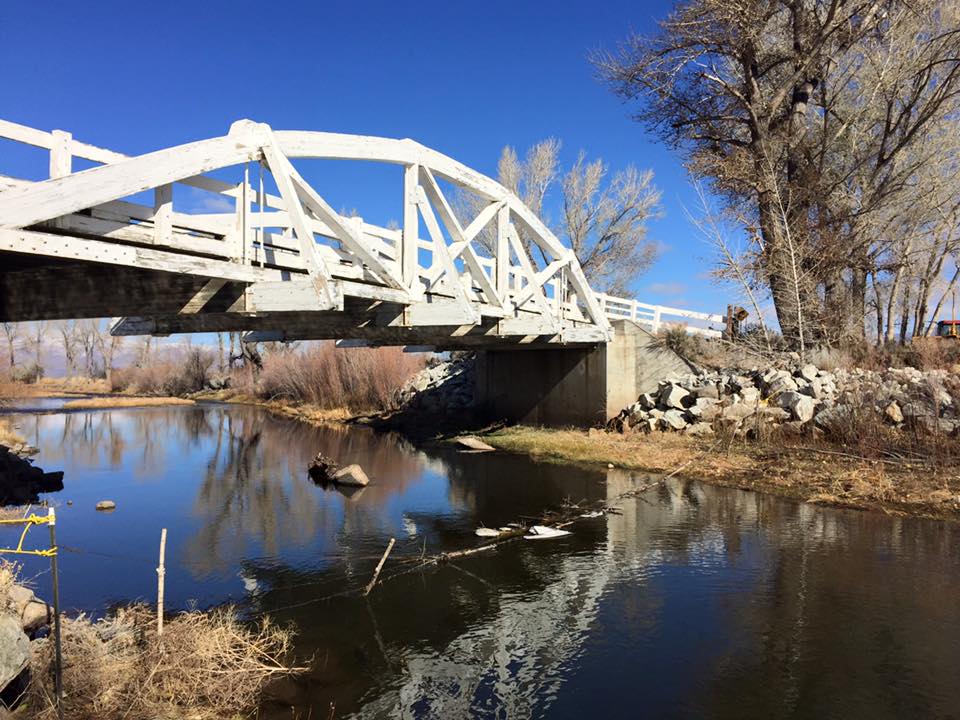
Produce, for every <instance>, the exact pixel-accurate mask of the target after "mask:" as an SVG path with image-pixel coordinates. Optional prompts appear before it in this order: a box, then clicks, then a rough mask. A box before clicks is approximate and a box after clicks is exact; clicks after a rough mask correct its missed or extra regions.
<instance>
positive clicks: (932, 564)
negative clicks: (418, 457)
mask: <svg viewBox="0 0 960 720" xmlns="http://www.w3.org/2000/svg"><path fill="white" fill-rule="evenodd" d="M474 464H475V458H471V459H470V460H469V461H465V462H464V466H467V465H474ZM487 467H488V469H489V470H496V468H497V466H496V464H495V463H492V464H489V465H488V466H487ZM470 472H471V471H469V470H467V471H466V473H464V474H463V475H461V479H463V478H464V477H466V476H468V475H469V474H470ZM457 474H458V470H457V469H452V476H456V475H457ZM497 475H498V473H497V472H493V474H492V475H491V476H490V477H496V476H497ZM646 480H647V478H643V477H631V476H630V475H629V474H626V473H617V472H611V473H610V480H609V483H608V492H609V496H610V497H611V498H613V497H615V496H616V495H618V494H620V493H621V492H623V491H624V490H627V489H629V488H631V487H633V486H634V485H635V484H636V483H638V482H639V483H642V482H645V481H646ZM452 482H454V481H453V479H452ZM457 482H459V481H457ZM464 485H469V482H466V481H464ZM457 492H458V494H459V495H460V496H464V493H466V494H470V495H471V496H472V497H473V498H474V501H477V498H478V497H482V495H483V493H482V492H481V493H472V494H471V493H469V492H467V491H465V489H464V488H461V489H460V490H458V491H457ZM478 506H480V507H486V508H487V510H488V511H493V510H492V508H494V507H496V503H495V502H494V504H493V505H489V504H487V505H484V501H483V500H482V499H481V500H479V502H478ZM622 507H623V510H624V515H622V516H616V515H611V516H608V517H607V518H606V519H605V520H601V521H599V523H598V524H597V525H593V526H591V525H590V524H588V523H584V524H582V525H579V526H577V529H576V532H575V534H574V537H573V539H571V540H570V545H569V546H565V547H564V548H563V549H562V550H559V551H558V550H557V548H556V546H554V547H553V550H552V551H551V549H550V548H549V547H544V546H537V547H529V546H528V545H526V544H523V543H521V544H519V545H514V546H508V547H506V548H504V549H502V550H501V551H499V552H498V553H496V554H491V555H489V556H487V555H480V556H475V557H473V558H470V559H464V560H463V561H462V565H463V567H464V569H468V570H469V572H471V573H473V574H474V575H477V576H479V577H481V578H483V579H484V580H486V581H487V582H489V583H490V585H485V584H484V583H483V582H482V581H477V580H476V579H475V578H472V577H470V576H468V575H466V574H463V573H459V572H457V571H456V570H455V569H453V568H451V567H447V568H441V569H439V570H436V571H430V572H428V573H426V574H425V575H424V576H423V577H422V578H421V577H418V576H416V575H414V576H410V577H407V578H403V579H398V580H395V581H393V582H391V583H387V584H385V585H382V586H381V587H379V588H378V589H377V592H376V595H375V597H374V599H373V604H372V607H371V611H372V612H371V613H368V612H367V609H366V606H365V605H364V604H363V603H362V602H361V601H360V600H358V599H336V600H331V601H327V602H325V603H322V604H317V605H309V604H308V605H307V606H305V607H303V608H300V609H293V610H290V611H287V612H286V613H283V614H281V615H280V618H281V619H286V618H288V617H289V618H292V619H293V620H295V622H296V623H297V624H298V626H299V627H301V628H302V637H301V641H302V642H303V643H304V647H305V651H306V652H310V651H312V650H316V651H317V652H318V657H322V658H323V661H322V666H321V667H318V668H317V671H316V673H315V674H313V675H312V676H311V677H310V678H308V679H306V680H305V681H304V682H303V683H302V684H301V686H300V695H299V697H298V698H297V702H298V704H299V707H301V708H302V709H304V710H306V708H307V707H312V708H313V709H314V710H316V709H318V708H325V707H328V704H329V703H330V702H331V701H334V702H335V703H336V705H337V708H338V710H340V711H341V712H344V713H345V714H346V715H350V714H351V713H357V714H359V715H363V716H371V717H379V716H394V715H399V716H430V717H462V716H467V715H475V714H478V713H479V714H483V715H491V716H503V717H528V716H538V715H541V714H543V713H544V712H546V710H547V709H548V708H549V707H550V705H551V703H553V702H561V703H563V707H564V710H565V714H568V715H579V714H585V713H587V712H589V711H590V709H591V708H594V709H595V708H596V706H597V705H596V703H597V697H598V695H603V697H604V698H605V701H607V702H610V703H613V704H614V705H615V706H621V707H624V706H625V705H624V703H625V702H633V701H634V700H635V695H634V693H637V694H639V695H640V696H643V697H645V698H646V699H645V702H648V703H650V704H648V705H646V706H645V708H646V709H649V710H651V713H652V714H653V715H656V714H658V713H660V711H663V713H660V714H670V713H673V712H676V711H677V709H678V708H686V710H688V711H689V714H691V715H695V716H710V717H743V716H745V715H749V716H752V717H782V716H785V715H792V716H797V717H824V716H828V715H829V716H838V717H839V716H842V717H881V716H883V717H897V716H910V717H921V716H949V715H950V713H951V712H952V710H953V708H954V707H956V706H957V702H958V700H960V697H958V694H960V691H958V690H957V689H956V686H955V683H954V682H953V674H954V670H955V667H956V664H957V661H958V659H960V651H958V650H957V648H958V647H960V643H958V637H957V636H958V630H957V628H956V624H955V622H954V621H953V618H954V612H955V598H956V597H957V596H958V590H960V575H958V574H957V572H956V570H957V564H958V548H957V546H956V544H955V541H956V536H955V535H956V530H955V528H952V527H950V526H947V525H943V524H938V523H923V522H909V521H904V520H891V519H890V518H885V517H881V516H874V515H869V514H866V513H856V512H842V511H834V510H826V509H820V508H814V507H812V506H809V505H800V504H797V503H793V502H788V501H783V500H780V499H778V498H774V497H771V496H765V495H759V494H754V493H749V492H740V491H735V490H728V489H723V488H717V487H710V486H703V485H700V484H697V483H691V482H680V481H677V482H669V483H667V484H666V485H665V486H664V487H662V488H658V489H657V491H655V492H652V493H651V494H650V495H649V496H648V497H647V498H645V499H638V500H631V501H628V502H626V503H624V504H623V506H622ZM371 564H372V562H371ZM253 571H254V572H256V573H258V574H259V575H261V576H263V577H264V579H266V580H267V585H268V586H271V587H272V589H271V590H268V592H267V593H265V595H264V596H262V597H260V598H259V600H258V603H259V605H260V606H261V607H262V608H263V609H264V610H269V609H270V607H284V606H286V605H290V604H296V603H297V602H298V601H299V602H303V601H304V600H309V599H310V598H311V597H316V596H320V595H322V594H323V592H327V591H329V589H330V588H331V587H332V586H334V585H335V583H336V577H335V574H334V573H333V572H329V573H326V574H323V573H321V574H318V575H314V576H313V579H314V580H315V581H316V582H317V583H318V586H323V587H322V591H319V590H318V591H317V592H316V595H314V594H313V593H314V591H313V590H312V589H310V588H309V587H303V586H299V587H294V585H296V583H295V582H294V580H295V579H299V580H300V581H301V582H305V581H307V580H309V579H310V577H311V575H310V574H307V573H296V572H294V573H292V574H289V575H288V574H286V571H284V570H282V569H280V568H276V567H273V568H259V569H253ZM298 574H299V578H297V577H296V576H297V575H298ZM271 577H272V578H273V581H272V582H271V581H270V578H271ZM605 608H606V609H605ZM679 608H683V610H682V612H684V613H692V614H688V615H686V617H684V616H683V615H680V616H678V614H677V613H678V611H679ZM371 615H372V617H371ZM598 625H599V627H598ZM678 628H684V630H682V631H681V632H680V635H679V636H677V635H674V634H673V633H674V632H677V631H678ZM597 632H599V633H605V634H606V637H607V642H610V641H611V635H612V636H615V637H617V638H635V639H636V642H627V643H622V642H620V643H618V642H615V641H614V642H613V645H612V647H613V648H614V649H613V650H611V649H609V647H608V646H607V645H606V644H604V643H603V642H601V645H600V647H601V648H606V649H605V652H607V653H608V654H605V655H600V656H591V655H590V653H591V652H593V651H585V650H584V649H583V648H584V641H585V639H586V638H587V637H589V636H590V635H591V634H592V633H597ZM685 648H688V649H689V653H684V652H683V651H684V649H685ZM585 652H586V655H584V653H585ZM678 652H680V653H681V655H679V656H678V655H677V653H678ZM609 653H613V654H609ZM617 653H619V654H617ZM581 657H582V658H583V659H582V660H581V659H580V658H581ZM580 662H583V663H587V664H589V663H599V664H602V665H603V667H604V668H606V669H605V670H604V671H602V672H599V675H600V676H602V677H604V681H603V682H604V685H603V687H599V686H597V685H594V684H590V682H591V681H590V680H588V681H587V684H586V685H584V686H582V687H580V686H578V678H579V677H581V676H579V675H578V673H579V663H580ZM638 668H643V669H645V671H644V673H643V674H641V675H638V674H637V669H638ZM597 674H598V671H597V670H596V669H594V670H593V675H591V677H592V678H593V679H594V680H593V682H596V677H597ZM853 687H856V688H857V692H856V693H853V692H851V688H853ZM704 688H708V691H707V692H704ZM645 689H646V690H648V691H649V692H647V693H645V692H644V690H645ZM653 703H657V704H653ZM264 717H272V716H269V715H264Z"/></svg>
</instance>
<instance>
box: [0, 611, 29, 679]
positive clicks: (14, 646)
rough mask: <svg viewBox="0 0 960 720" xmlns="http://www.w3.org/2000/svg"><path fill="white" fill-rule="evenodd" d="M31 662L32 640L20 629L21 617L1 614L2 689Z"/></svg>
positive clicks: (0, 667) (0, 664) (0, 674)
mask: <svg viewBox="0 0 960 720" xmlns="http://www.w3.org/2000/svg"><path fill="white" fill-rule="evenodd" d="M29 663H30V640H29V638H27V636H26V635H24V634H23V630H21V629H20V618H17V617H14V616H13V615H0V690H3V689H4V688H5V687H7V685H9V684H10V681H11V680H13V679H14V678H16V677H17V675H19V674H20V673H21V672H23V670H24V668H25V667H27V665H28V664H29Z"/></svg>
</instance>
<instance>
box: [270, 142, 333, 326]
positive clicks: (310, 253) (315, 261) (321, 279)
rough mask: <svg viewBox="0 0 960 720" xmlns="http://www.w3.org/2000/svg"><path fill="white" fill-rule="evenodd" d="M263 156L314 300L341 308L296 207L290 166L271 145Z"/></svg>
mask: <svg viewBox="0 0 960 720" xmlns="http://www.w3.org/2000/svg"><path fill="white" fill-rule="evenodd" d="M263 154H264V158H265V160H266V163H267V166H268V167H269V168H270V172H271V173H273V177H274V180H275V181H276V183H277V188H278V189H279V190H280V196H281V197H282V198H283V201H284V204H285V205H286V209H287V212H288V213H289V215H290V220H291V222H292V223H293V226H294V230H295V232H296V234H297V240H298V241H299V243H300V257H301V258H302V260H303V263H304V265H305V266H306V269H307V272H308V274H309V275H310V281H311V283H312V284H313V288H314V292H315V293H316V296H317V301H318V302H319V303H320V305H321V306H324V307H342V306H343V296H342V295H337V294H336V292H335V291H334V289H333V287H332V283H331V281H332V279H333V277H332V276H331V274H330V270H329V268H328V267H327V265H326V263H325V262H324V261H323V258H322V257H320V253H319V251H318V250H317V241H316V239H315V238H314V237H313V229H312V228H311V227H310V224H309V222H308V220H307V214H306V213H305V212H304V211H303V206H302V205H301V204H300V196H299V194H298V192H297V187H296V184H295V183H294V179H293V176H292V175H291V174H290V171H291V170H292V167H293V166H292V165H290V162H289V161H288V160H287V159H286V158H285V157H283V155H282V154H281V153H280V151H279V150H278V149H277V147H276V145H275V143H273V142H265V143H264V145H263Z"/></svg>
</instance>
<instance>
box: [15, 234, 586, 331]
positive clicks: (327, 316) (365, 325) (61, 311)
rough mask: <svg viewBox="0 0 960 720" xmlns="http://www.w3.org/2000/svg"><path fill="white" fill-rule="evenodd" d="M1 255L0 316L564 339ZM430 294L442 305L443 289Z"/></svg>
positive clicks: (120, 326) (357, 303) (133, 326)
mask: <svg viewBox="0 0 960 720" xmlns="http://www.w3.org/2000/svg"><path fill="white" fill-rule="evenodd" d="M0 264H2V266H3V268H4V272H3V273H0V321H11V322H17V321H24V320H60V319H71V318H81V317H105V316H111V315H125V316H127V317H124V318H123V320H122V321H120V322H119V323H117V324H116V325H115V327H114V334H118V335H171V334H175V333H206V332H233V331H236V332H244V333H246V334H245V336H244V337H245V340H247V341H250V342H259V341H293V340H327V339H329V340H338V339H342V338H349V339H350V340H352V341H359V342H362V343H363V344H369V345H416V346H431V347H434V348H436V349H469V348H478V347H487V348H489V347H497V348H510V347H544V346H548V345H549V346H555V345H556V344H557V343H558V342H559V341H560V340H561V339H560V338H559V337H558V336H557V334H555V333H549V332H548V333H543V334H538V333H536V332H532V333H530V334H525V335H518V334H504V331H505V330H506V332H516V328H517V327H519V326H518V325H516V324H514V325H513V327H512V328H511V327H506V328H505V327H503V323H504V319H502V318H496V317H485V318H481V321H480V322H479V323H475V324H474V323H470V324H464V325H461V326H457V325H449V324H437V325H428V324H422V322H421V323H420V324H416V325H412V324H411V312H410V306H409V305H407V304H404V303H399V302H387V301H383V300H376V299H370V298H362V297H352V296H349V295H348V296H346V297H344V300H343V309H342V310H340V309H338V310H326V311H306V310H290V311H273V312H256V311H248V310H246V307H247V304H248V301H249V293H248V287H249V285H248V284H247V283H244V282H229V281H219V280H217V281H216V282H215V283H214V285H215V287H214V288H210V284H211V281H212V280H214V279H211V278H209V277H204V276H198V275H189V274H182V273H174V272H164V271H160V270H146V269H142V268H134V267H117V266H116V265H111V264H106V263H94V262H78V261H71V260H63V259H59V258H45V257H40V256H37V255H28V254H22V253H9V252H0ZM198 298H199V300H198ZM201 302H202V306H201V305H200V303H201ZM437 304H438V305H440V306H442V305H443V301H442V299H441V300H438V301H437ZM428 305H429V303H428ZM419 312H420V313H421V314H422V310H421V311H419ZM530 327H531V328H535V327H536V325H530ZM598 339H599V337H598V338H595V339H591V338H590V337H589V336H583V337H582V339H573V340H571V341H564V342H563V345H564V346H570V347H590V346H592V345H593V344H595V342H596V341H597V340H598Z"/></svg>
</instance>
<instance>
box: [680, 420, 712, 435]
mask: <svg viewBox="0 0 960 720" xmlns="http://www.w3.org/2000/svg"><path fill="white" fill-rule="evenodd" d="M683 434H684V435H690V436H691V437H709V436H710V435H713V434H714V433H713V428H712V427H711V426H710V425H709V423H696V424H695V425H690V426H689V427H688V428H687V429H686V430H684V431H683Z"/></svg>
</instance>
